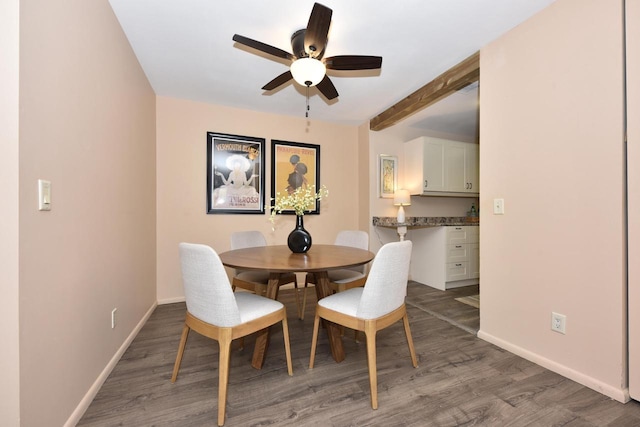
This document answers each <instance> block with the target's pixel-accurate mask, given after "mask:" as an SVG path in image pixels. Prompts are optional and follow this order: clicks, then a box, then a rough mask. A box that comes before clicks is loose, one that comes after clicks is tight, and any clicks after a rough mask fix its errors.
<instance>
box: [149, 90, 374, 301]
mask: <svg viewBox="0 0 640 427" xmlns="http://www.w3.org/2000/svg"><path fill="white" fill-rule="evenodd" d="M301 113H302V111H301ZM301 116H302V114H301ZM157 123H158V126H157V171H158V172H157V186H158V187H157V189H158V190H157V191H158V195H157V201H158V217H157V236H158V249H157V251H158V254H157V257H158V258H157V259H158V267H157V269H158V270H157V276H158V300H159V301H160V302H169V301H175V300H179V299H181V298H183V296H184V293H183V289H182V280H181V278H180V269H179V264H178V243H180V242H183V241H189V242H198V243H204V244H207V245H210V246H211V247H213V248H214V249H215V250H217V251H225V250H228V249H229V239H230V234H231V231H232V230H252V229H255V230H260V231H261V232H263V233H264V234H265V237H266V238H267V241H268V243H269V244H286V237H287V235H288V234H289V233H290V232H291V230H293V226H294V219H293V217H292V216H289V215H284V216H280V217H278V220H277V221H276V230H275V232H274V231H272V230H271V223H270V222H269V220H268V209H266V211H265V214H264V215H253V214H251V215H248V214H244V215H220V214H216V215H207V213H206V155H207V150H206V148H207V144H206V132H207V131H213V132H220V133H227V134H233V135H245V136H252V137H259V138H265V139H266V145H267V152H266V158H265V161H266V171H267V176H266V189H267V194H266V197H265V204H267V205H268V204H269V199H270V197H271V176H270V172H269V171H271V139H278V140H285V141H293V142H301V143H307V144H318V145H320V157H321V161H320V182H321V184H323V185H326V187H327V188H328V190H329V198H328V199H326V200H325V201H322V204H321V208H320V215H306V216H305V219H304V223H305V228H306V229H307V230H308V231H309V232H310V233H311V236H312V238H313V242H314V243H332V242H333V240H334V238H335V236H336V234H337V232H338V231H339V230H340V229H357V228H358V227H359V224H358V218H359V215H360V212H359V206H360V202H359V199H360V197H364V195H361V194H360V183H359V182H358V170H359V165H360V162H361V161H362V160H361V159H360V158H359V156H358V153H359V137H358V128H357V127H355V126H344V125H336V124H330V123H323V122H317V121H314V120H307V119H305V118H304V117H301V118H292V117H285V116H278V115H272V114H265V113H258V112H253V111H247V110H239V109H233V108H226V107H221V106H215V105H209V104H202V103H197V102H191V101H184V100H178V99H172V98H165V97H158V99H157Z"/></svg>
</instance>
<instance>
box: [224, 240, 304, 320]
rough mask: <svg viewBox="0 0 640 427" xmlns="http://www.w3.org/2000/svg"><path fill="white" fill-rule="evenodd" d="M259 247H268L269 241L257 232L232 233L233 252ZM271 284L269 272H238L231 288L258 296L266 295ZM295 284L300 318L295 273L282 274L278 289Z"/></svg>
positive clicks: (298, 303)
mask: <svg viewBox="0 0 640 427" xmlns="http://www.w3.org/2000/svg"><path fill="white" fill-rule="evenodd" d="M258 246H267V239H265V237H264V235H263V234H262V233H261V232H260V231H257V230H249V231H236V232H234V233H231V250H234V249H244V248H253V247H258ZM268 282H269V272H268V271H257V270H256V271H252V270H236V271H235V274H234V276H233V279H232V280H231V286H232V287H233V289H234V290H235V288H242V289H245V290H248V291H252V292H254V293H256V294H257V295H264V294H265V291H266V289H267V283H268ZM288 283H293V286H294V288H295V297H296V309H297V311H298V317H299V318H300V319H302V317H300V316H301V309H302V307H301V304H300V296H299V295H298V281H297V278H296V275H295V273H287V274H281V275H280V280H279V282H278V288H279V287H280V286H282V285H286V284H288Z"/></svg>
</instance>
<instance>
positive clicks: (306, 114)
mask: <svg viewBox="0 0 640 427" xmlns="http://www.w3.org/2000/svg"><path fill="white" fill-rule="evenodd" d="M304 116H305V117H307V118H308V117H309V85H307V111H305V113H304Z"/></svg>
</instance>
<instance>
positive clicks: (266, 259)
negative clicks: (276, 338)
mask: <svg viewBox="0 0 640 427" xmlns="http://www.w3.org/2000/svg"><path fill="white" fill-rule="evenodd" d="M219 256H220V259H221V260H222V263H223V264H224V265H225V266H227V267H231V268H236V269H239V270H262V271H268V272H269V273H270V274H269V283H268V284H267V297H268V298H272V299H275V298H276V297H277V294H278V281H279V278H280V275H282V274H287V273H299V272H312V273H313V274H314V276H315V278H316V286H315V288H316V295H317V297H318V300H320V299H321V298H324V297H326V296H329V295H331V293H332V291H331V287H330V285H329V276H328V271H329V270H334V269H339V268H347V267H355V266H359V265H363V264H366V263H368V262H370V261H371V260H372V259H373V257H374V254H373V253H372V252H370V251H367V250H364V249H358V248H352V247H349V246H338V245H313V246H311V249H309V251H308V252H306V253H301V254H299V253H293V252H291V250H290V249H289V247H288V246H286V245H272V246H258V247H252V248H244V249H235V250H232V251H227V252H222V253H220V254H219ZM325 326H326V330H327V335H328V337H329V345H330V347H331V354H332V356H333V359H334V360H335V361H336V362H342V361H343V360H344V348H343V347H342V338H341V336H340V329H339V328H338V326H337V325H335V324H333V323H330V322H326V323H325ZM268 346H269V328H267V329H264V330H262V331H260V332H259V333H258V336H257V337H256V344H255V349H254V351H253V359H252V362H251V365H252V366H253V367H254V368H256V369H261V368H262V365H263V364H264V360H265V357H266V354H267V348H268Z"/></svg>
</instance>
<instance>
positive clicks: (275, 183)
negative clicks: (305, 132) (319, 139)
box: [271, 139, 320, 215]
mask: <svg viewBox="0 0 640 427" xmlns="http://www.w3.org/2000/svg"><path fill="white" fill-rule="evenodd" d="M295 156H297V157H295ZM305 185H308V186H311V185H314V186H315V192H316V193H317V192H318V190H319V189H320V146H319V145H316V144H305V143H301V142H291V141H281V140H276V139H273V140H271V206H274V204H275V200H276V198H277V197H278V193H280V194H281V195H286V194H288V193H289V192H293V191H295V189H296V188H297V187H298V186H305ZM282 213H283V214H287V215H294V214H295V211H294V210H293V209H286V210H283V211H282ZM318 214H320V202H319V201H318V200H316V203H315V207H314V209H312V210H309V211H305V215H318Z"/></svg>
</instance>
